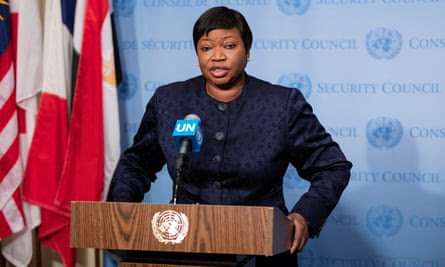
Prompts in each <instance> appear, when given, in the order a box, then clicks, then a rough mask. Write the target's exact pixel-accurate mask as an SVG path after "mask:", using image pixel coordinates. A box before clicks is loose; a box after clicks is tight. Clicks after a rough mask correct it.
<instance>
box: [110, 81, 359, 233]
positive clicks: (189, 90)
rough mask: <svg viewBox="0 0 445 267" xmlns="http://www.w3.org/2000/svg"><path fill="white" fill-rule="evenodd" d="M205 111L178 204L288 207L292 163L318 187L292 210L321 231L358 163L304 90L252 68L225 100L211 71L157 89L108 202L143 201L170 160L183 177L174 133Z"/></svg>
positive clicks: (173, 172)
mask: <svg viewBox="0 0 445 267" xmlns="http://www.w3.org/2000/svg"><path fill="white" fill-rule="evenodd" d="M190 113H194V114H197V115H198V116H199V117H200V118H201V127H202V131H203V135H204V141H203V144H202V147H201V151H200V152H193V153H190V155H189V157H190V163H189V167H188V169H187V171H186V173H185V174H184V176H183V177H182V180H181V183H180V187H179V191H178V199H177V202H178V203H203V204H232V205H264V206H275V207H278V208H280V209H281V210H282V211H283V212H284V213H285V214H288V213H289V211H288V210H287V209H286V207H285V202H284V197H283V176H284V174H285V172H286V170H287V167H288V165H289V163H291V164H292V165H293V166H295V168H296V169H297V171H298V173H299V175H300V176H301V177H302V178H303V179H306V180H308V181H309V182H310V183H311V186H310V188H309V190H308V192H306V193H305V194H304V195H303V196H302V197H301V199H300V200H299V201H298V202H297V203H296V204H295V206H293V208H292V210H291V212H298V213H300V214H301V215H303V216H304V217H305V218H306V220H307V221H308V222H309V224H310V236H311V237H313V236H318V234H319V232H320V230H321V228H322V226H323V224H324V222H325V220H326V218H327V217H328V215H329V214H330V213H331V211H332V210H333V209H334V207H335V205H336V204H337V202H338V200H339V198H340V196H341V194H342V192H343V190H344V189H345V187H346V185H347V184H348V180H349V176H350V168H351V166H352V164H351V163H350V162H349V161H347V160H346V158H345V156H344V154H343V153H342V151H341V150H340V148H339V146H338V144H337V143H336V142H334V141H333V140H332V138H331V136H330V135H329V134H328V133H327V132H326V131H325V129H324V128H323V126H322V125H321V124H320V122H319V121H318V119H317V118H316V116H315V115H314V113H313V112H312V108H311V106H310V105H309V104H308V103H307V102H306V100H305V99H304V97H303V96H302V94H301V93H300V91H299V90H297V89H292V88H287V87H282V86H278V85H272V84H270V83H268V82H265V81H262V80H259V79H257V78H254V77H252V76H249V75H247V79H246V83H245V87H244V90H243V92H242V94H241V95H240V96H239V97H238V98H236V99H235V100H233V101H231V102H228V103H223V102H220V101H217V100H215V99H213V98H212V97H210V96H209V95H207V93H206V90H205V78H204V77H203V76H198V77H195V78H192V79H189V80H187V81H183V82H177V83H173V84H170V85H166V86H162V87H160V88H158V89H157V90H156V92H155V93H154V95H153V96H152V98H151V99H150V101H149V103H148V104H147V107H146V111H145V114H144V116H143V118H142V121H141V124H140V127H139V129H138V131H137V133H136V135H135V136H134V142H133V144H132V146H130V147H129V148H128V149H126V150H125V151H124V153H123V155H122V157H121V159H120V161H119V164H118V166H117V168H116V171H115V174H114V177H113V180H112V183H111V187H110V192H109V197H108V200H109V201H131V202H140V201H142V199H143V197H144V194H145V193H146V192H147V191H148V190H149V189H150V184H151V182H153V181H155V179H156V173H157V172H159V171H160V170H161V169H162V167H163V166H164V164H167V168H168V172H169V174H170V176H171V177H172V179H175V177H176V169H175V168H176V156H177V149H176V148H175V145H174V142H173V139H172V132H173V128H174V126H175V123H176V120H178V119H183V118H184V117H185V116H186V115H188V114H190Z"/></svg>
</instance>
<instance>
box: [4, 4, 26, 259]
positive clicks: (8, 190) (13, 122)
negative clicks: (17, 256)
mask: <svg viewBox="0 0 445 267" xmlns="http://www.w3.org/2000/svg"><path fill="white" fill-rule="evenodd" d="M15 97H16V89H15V81H14V65H13V49H12V40H11V20H10V10H9V2H8V1H5V0H1V1H0V140H1V142H0V240H2V242H3V241H4V240H5V239H6V238H8V237H11V236H12V235H14V234H16V233H19V232H20V231H22V230H23V229H25V219H24V214H23V209H22V205H21V195H20V188H19V186H20V184H21V182H22V179H23V168H22V164H21V161H20V157H19V154H20V153H19V150H20V145H19V125H18V112H17V105H16V100H15ZM2 253H3V252H2Z"/></svg>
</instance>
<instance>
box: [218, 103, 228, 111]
mask: <svg viewBox="0 0 445 267" xmlns="http://www.w3.org/2000/svg"><path fill="white" fill-rule="evenodd" d="M218 109H219V110H220V111H226V109H227V104H226V103H219V104H218Z"/></svg>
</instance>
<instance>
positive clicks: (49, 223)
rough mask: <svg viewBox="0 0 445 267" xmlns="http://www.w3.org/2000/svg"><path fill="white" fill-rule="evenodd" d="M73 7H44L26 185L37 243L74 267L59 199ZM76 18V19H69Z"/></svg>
mask: <svg viewBox="0 0 445 267" xmlns="http://www.w3.org/2000/svg"><path fill="white" fill-rule="evenodd" d="M69 3H72V1H71V2H70V1H61V0H47V1H45V13H44V14H45V18H44V39H43V59H42V90H41V91H42V93H41V99H40V105H39V108H38V113H37V119H36V123H35V130H34V135H33V138H32V142H31V147H30V149H29V155H28V162H27V166H26V172H25V178H24V182H23V194H24V197H25V199H26V200H27V201H28V202H29V203H32V204H34V205H38V206H40V208H41V224H40V227H39V229H38V238H39V240H40V242H41V243H43V244H45V245H46V246H48V247H49V248H51V249H53V250H54V251H56V252H57V253H58V254H59V255H60V256H61V258H62V261H63V262H64V264H65V266H74V264H75V251H74V249H72V248H70V247H69V213H68V212H64V211H62V210H61V209H60V208H59V207H58V205H57V203H55V196H56V192H57V188H58V186H59V182H60V177H61V175H62V169H63V164H64V158H65V152H66V147H67V141H68V120H69V105H70V104H69V102H70V100H69V99H70V92H71V64H72V57H71V53H72V37H71V36H72V34H71V33H72V21H71V22H70V18H71V20H72V17H73V15H72V14H74V8H73V7H74V5H69ZM70 14H71V15H70Z"/></svg>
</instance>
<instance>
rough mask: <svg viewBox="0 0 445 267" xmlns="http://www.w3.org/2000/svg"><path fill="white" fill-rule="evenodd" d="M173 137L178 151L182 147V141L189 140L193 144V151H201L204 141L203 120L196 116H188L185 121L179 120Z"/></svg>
mask: <svg viewBox="0 0 445 267" xmlns="http://www.w3.org/2000/svg"><path fill="white" fill-rule="evenodd" d="M188 117H191V119H188ZM172 136H173V140H174V142H175V146H176V148H177V149H179V148H180V146H181V140H183V138H188V139H189V140H190V141H191V142H192V150H191V151H192V152H199V151H201V145H202V140H203V135H202V130H201V120H200V119H199V117H198V116H196V115H194V116H191V115H187V116H186V118H185V119H184V120H177V121H176V125H175V128H174V129H173V134H172Z"/></svg>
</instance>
